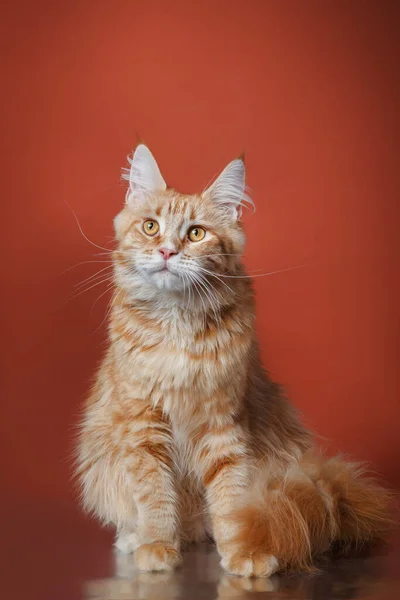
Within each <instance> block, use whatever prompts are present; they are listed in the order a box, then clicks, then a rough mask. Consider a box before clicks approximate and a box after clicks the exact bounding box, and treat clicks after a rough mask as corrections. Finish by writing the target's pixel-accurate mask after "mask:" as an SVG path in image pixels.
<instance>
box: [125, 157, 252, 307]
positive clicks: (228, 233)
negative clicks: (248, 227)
mask: <svg viewBox="0 0 400 600" xmlns="http://www.w3.org/2000/svg"><path fill="white" fill-rule="evenodd" d="M126 178H127V179H128V180H129V183H130V187H129V189H128V193H127V202H126V206H125V208H124V209H123V211H122V212H121V213H120V214H119V215H118V216H117V217H116V219H115V222H114V225H115V230H116V237H117V240H118V242H119V249H118V251H117V252H116V253H115V256H114V259H115V265H116V276H117V280H118V283H119V285H120V286H121V287H123V288H124V289H126V290H129V289H131V288H136V289H137V287H138V285H139V286H142V290H143V291H145V293H146V294H147V296H148V295H149V294H150V295H151V294H152V293H158V294H160V293H166V292H171V291H172V292H174V293H182V294H187V295H189V294H190V292H192V293H193V294H196V293H197V294H200V296H201V295H202V292H203V295H204V296H206V294H207V291H206V290H207V288H210V286H211V287H212V288H214V289H215V285H214V284H216V283H217V278H216V276H218V275H223V274H225V273H227V272H228V271H231V270H232V269H233V268H234V265H235V264H236V263H237V262H238V261H239V260H240V257H241V255H242V253H243V249H244V242H245V240H244V234H243V228H242V225H241V223H240V221H239V220H238V216H239V212H240V207H241V204H242V201H243V200H245V199H246V196H245V191H244V185H245V184H244V165H243V161H241V160H240V159H237V160H235V161H233V162H232V163H230V165H228V167H227V168H226V169H225V171H223V173H222V174H221V175H220V177H219V178H218V179H217V180H216V181H215V183H214V184H213V185H212V186H211V187H210V188H208V190H206V191H205V192H203V194H201V195H193V196H186V195H182V194H179V193H177V192H175V191H174V190H170V189H167V187H166V184H165V182H164V180H163V179H162V177H161V174H160V172H159V170H158V166H157V164H156V162H155V160H154V158H153V157H152V155H151V154H150V151H149V150H148V149H147V148H146V146H143V145H140V146H138V148H137V149H136V152H135V154H134V156H133V159H132V161H131V169H130V171H129V173H128V175H127V176H126Z"/></svg>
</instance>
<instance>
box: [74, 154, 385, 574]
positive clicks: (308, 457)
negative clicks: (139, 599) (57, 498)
mask: <svg viewBox="0 0 400 600" xmlns="http://www.w3.org/2000/svg"><path fill="white" fill-rule="evenodd" d="M131 164H132V167H133V168H132V170H131V177H130V179H129V180H130V190H129V201H128V202H127V204H126V206H125V208H124V209H123V211H122V212H121V213H120V214H119V215H118V216H117V218H116V219H115V221H114V225H115V230H116V239H117V242H118V247H117V249H116V251H115V252H114V253H113V265H114V286H115V293H114V295H113V301H112V306H111V309H110V318H109V347H108V350H107V352H106V354H105V356H104V359H103V362H102V365H101V367H100V369H99V372H98V375H97V378H96V383H95V385H94V387H93V389H92V392H91V394H90V396H89V398H88V401H87V403H86V405H85V409H84V415H83V418H82V423H81V431H80V439H79V444H78V461H77V462H78V465H77V475H78V477H79V481H80V485H81V489H82V502H83V504H84V506H85V508H86V509H87V510H89V511H90V512H92V513H94V514H95V515H96V516H97V517H98V518H99V519H101V520H102V521H103V522H104V523H111V524H113V525H114V526H115V527H116V530H117V540H116V545H117V547H118V548H119V549H120V550H122V551H124V552H135V561H136V564H137V566H138V567H139V569H142V570H168V569H173V568H174V567H175V566H176V565H177V564H179V562H180V560H181V558H180V548H181V546H182V544H183V543H184V542H190V541H198V540H201V539H204V538H205V537H206V536H210V537H212V538H213V539H214V540H215V542H216V544H217V548H218V551H219V553H220V555H221V558H222V566H223V567H224V568H225V569H226V570H227V571H229V572H230V573H234V574H237V575H244V576H261V577H268V576H269V575H271V574H272V573H273V572H275V571H277V570H281V569H310V568H311V565H312V564H313V561H314V560H315V558H316V557H317V556H318V555H320V554H322V553H324V552H327V551H329V550H330V549H332V548H333V547H334V546H339V547H341V548H342V549H343V550H347V549H349V548H350V547H351V546H354V545H355V546H357V545H358V546H359V545H362V544H365V543H367V542H370V541H371V540H373V539H375V538H376V537H380V536H382V535H384V533H385V532H386V530H387V528H388V527H389V525H390V517H389V510H388V506H389V495H388V494H387V493H386V492H385V491H384V490H383V489H382V488H381V487H379V486H378V485H377V484H375V483H374V482H373V481H371V480H370V479H368V478H366V477H365V476H364V475H363V473H362V470H360V469H359V468H358V467H357V466H354V465H351V464H349V463H346V462H344V461H342V460H341V459H339V458H335V459H329V460H327V459H324V458H323V457H321V456H320V455H319V454H318V453H317V452H316V451H315V449H314V444H313V441H312V436H311V434H310V433H309V432H308V431H307V430H306V429H305V427H304V426H303V424H302V423H301V421H300V420H299V418H298V415H297V414H296V411H295V410H294V408H293V407H292V406H291V405H290V404H289V403H288V402H287V400H286V399H285V396H284V394H283V392H282V390H281V388H280V387H279V385H277V384H276V383H274V382H273V381H271V379H270V378H269V376H268V373H266V372H265V370H264V369H263V367H262V364H261V361H260V356H259V351H258V346H257V341H256V336H255V329H254V319H255V309H254V294H253V290H252V286H251V280H250V278H249V277H247V275H246V272H245V269H244V267H243V264H242V262H241V256H242V254H243V250H244V243H245V238H244V233H243V227H242V225H241V223H240V220H238V218H237V217H238V208H240V205H241V202H242V200H243V196H244V190H245V181H244V164H243V163H242V162H241V161H240V159H236V160H235V161H233V163H231V165H228V167H227V168H226V169H225V170H224V171H223V172H222V174H221V176H220V177H219V178H218V179H217V181H216V182H215V183H214V184H213V185H212V186H211V188H209V190H206V191H205V192H204V193H203V194H201V195H194V196H185V195H181V194H179V193H177V192H176V191H174V190H171V189H165V186H164V180H163V179H162V176H161V174H160V173H159V170H158V166H157V164H156V163H155V160H154V158H153V156H152V155H151V154H150V152H149V151H148V150H147V149H145V147H143V146H140V147H139V149H138V150H137V151H136V153H135V154H134V157H133V159H132V161H131ZM146 220H153V221H156V222H157V225H158V227H157V228H156V229H154V231H156V232H157V233H156V235H153V236H150V235H146V231H145V229H144V223H145V221H146ZM193 227H197V228H198V227H201V228H203V230H204V236H202V239H201V241H199V242H192V241H191V240H190V238H189V235H188V232H190V230H191V228H193ZM160 248H163V249H165V248H167V249H169V250H170V252H171V258H169V259H168V264H166V263H165V261H164V254H163V255H161V253H160Z"/></svg>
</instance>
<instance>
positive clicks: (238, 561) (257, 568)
mask: <svg viewBox="0 0 400 600" xmlns="http://www.w3.org/2000/svg"><path fill="white" fill-rule="evenodd" d="M221 565H222V567H223V568H224V569H225V571H227V572H228V573H231V574H232V575H240V576H241V577H270V576H271V575H272V574H273V573H275V572H276V571H277V570H278V568H279V563H278V560H277V558H276V557H275V556H273V555H272V554H262V553H261V552H252V553H251V554H250V553H249V554H247V553H244V552H235V553H234V554H230V555H228V556H225V557H224V558H223V559H222V561H221Z"/></svg>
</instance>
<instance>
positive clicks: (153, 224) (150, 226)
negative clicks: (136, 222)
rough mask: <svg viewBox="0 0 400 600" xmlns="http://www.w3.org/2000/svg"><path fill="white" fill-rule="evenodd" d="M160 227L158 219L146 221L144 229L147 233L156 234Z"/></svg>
mask: <svg viewBox="0 0 400 600" xmlns="http://www.w3.org/2000/svg"><path fill="white" fill-rule="evenodd" d="M159 229H160V227H159V225H158V223H157V221H150V220H149V221H145V222H144V223H143V231H144V232H145V233H146V234H147V235H156V233H157V231H158V230H159Z"/></svg>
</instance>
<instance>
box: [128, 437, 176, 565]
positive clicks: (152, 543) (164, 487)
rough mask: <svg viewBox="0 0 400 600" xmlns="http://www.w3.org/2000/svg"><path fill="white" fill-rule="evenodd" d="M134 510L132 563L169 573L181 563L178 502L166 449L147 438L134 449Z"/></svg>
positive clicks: (169, 456) (168, 454)
mask: <svg viewBox="0 0 400 600" xmlns="http://www.w3.org/2000/svg"><path fill="white" fill-rule="evenodd" d="M135 455H136V457H135V458H136V460H135V463H136V464H135V468H134V471H133V472H132V475H133V479H134V482H135V486H134V489H135V491H134V500H135V502H136V507H137V515H138V520H137V544H138V547H137V549H136V551H135V557H134V559H135V564H136V566H137V567H138V569H140V570H142V571H164V570H167V571H168V570H172V569H174V568H175V567H176V566H177V565H179V564H180V562H181V555H180V539H179V509H178V507H179V501H178V494H177V492H176V489H175V482H174V479H175V477H174V473H173V468H172V457H171V455H170V451H169V448H168V447H167V446H165V445H163V444H160V443H156V442H155V441H152V440H151V439H149V440H148V441H147V442H146V443H144V444H142V445H141V447H139V448H137V449H136V450H135Z"/></svg>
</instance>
